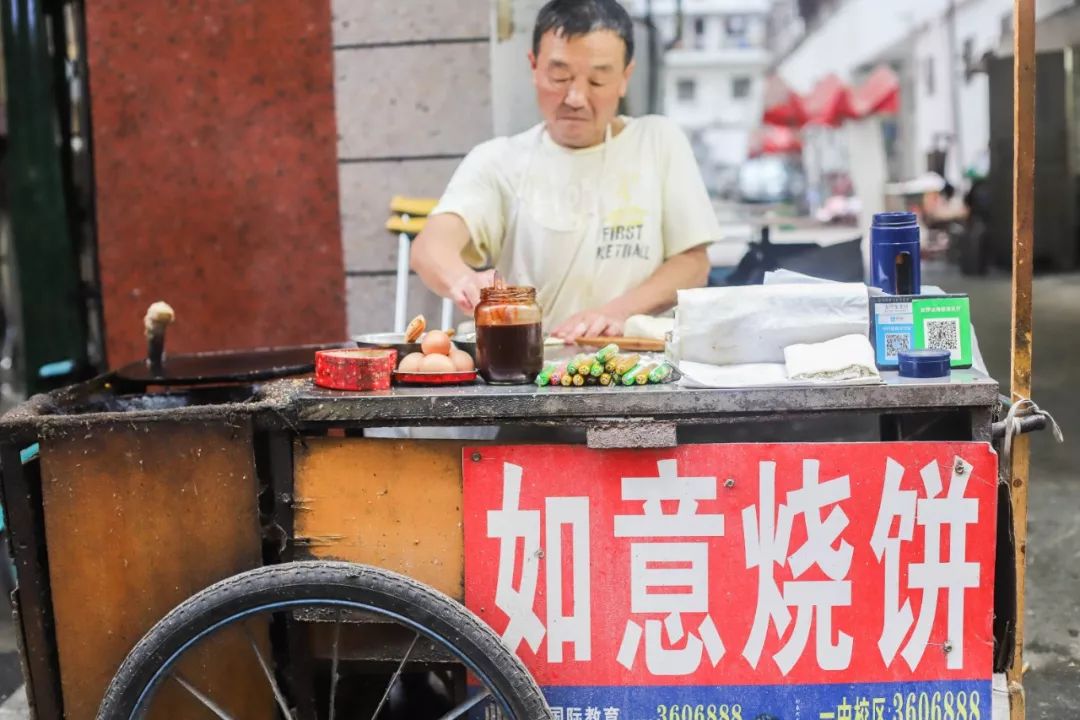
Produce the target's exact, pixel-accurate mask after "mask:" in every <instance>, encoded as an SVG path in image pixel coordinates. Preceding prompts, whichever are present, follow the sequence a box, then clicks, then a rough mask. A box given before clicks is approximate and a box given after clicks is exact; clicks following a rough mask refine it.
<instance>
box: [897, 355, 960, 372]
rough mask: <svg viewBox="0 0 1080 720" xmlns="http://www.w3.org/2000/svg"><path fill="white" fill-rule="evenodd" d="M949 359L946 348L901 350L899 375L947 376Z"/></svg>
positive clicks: (950, 357)
mask: <svg viewBox="0 0 1080 720" xmlns="http://www.w3.org/2000/svg"><path fill="white" fill-rule="evenodd" d="M951 359H952V355H951V353H950V352H949V351H948V350H902V351H901V352H900V353H899V360H900V377H910V378H939V377H948V376H949V372H950V369H949V363H950V360H951Z"/></svg>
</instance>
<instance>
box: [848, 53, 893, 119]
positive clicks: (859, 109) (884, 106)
mask: <svg viewBox="0 0 1080 720" xmlns="http://www.w3.org/2000/svg"><path fill="white" fill-rule="evenodd" d="M851 105H852V108H853V109H854V110H855V113H856V114H857V115H858V116H859V117H867V116H870V115H878V114H895V113H897V112H899V111H900V79H899V78H898V77H896V73H895V72H893V71H892V68H890V67H888V66H887V65H879V66H878V67H877V69H875V70H874V72H873V73H871V74H870V77H868V78H867V79H866V82H864V83H863V84H862V85H860V86H859V87H858V88H857V89H856V90H855V91H854V92H853V93H852V94H851Z"/></svg>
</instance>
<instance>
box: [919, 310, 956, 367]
mask: <svg viewBox="0 0 1080 720" xmlns="http://www.w3.org/2000/svg"><path fill="white" fill-rule="evenodd" d="M923 333H924V335H925V336H926V347H927V349H928V350H949V351H950V352H951V354H952V357H954V358H956V357H959V356H960V320H959V319H958V318H941V319H937V320H931V319H929V318H928V319H926V320H924V321H923Z"/></svg>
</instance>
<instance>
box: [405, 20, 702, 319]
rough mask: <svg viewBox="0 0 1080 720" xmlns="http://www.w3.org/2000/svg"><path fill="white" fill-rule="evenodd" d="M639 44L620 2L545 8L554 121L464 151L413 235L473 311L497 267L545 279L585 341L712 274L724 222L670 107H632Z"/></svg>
mask: <svg viewBox="0 0 1080 720" xmlns="http://www.w3.org/2000/svg"><path fill="white" fill-rule="evenodd" d="M633 54H634V40H633V26H632V24H631V21H630V17H629V16H628V15H627V13H626V10H624V9H623V7H622V6H621V5H620V4H619V3H618V2H616V0H551V2H549V3H547V4H546V5H545V6H544V7H543V8H542V9H541V10H540V13H539V15H538V17H537V21H536V27H535V29H534V31H533V47H532V51H531V52H530V53H529V56H528V57H529V63H530V65H531V67H532V74H533V84H534V85H535V86H536V96H537V101H538V104H539V106H540V112H541V115H542V116H543V122H542V123H541V124H539V125H537V126H536V127H534V128H532V129H530V130H527V131H525V132H523V133H521V134H519V135H515V136H513V137H510V138H497V139H495V140H491V141H488V142H485V143H483V144H481V145H479V146H478V147H476V148H474V149H473V150H472V152H470V153H469V155H468V156H467V157H466V158H465V160H464V161H462V163H461V165H460V167H458V169H457V171H456V172H455V173H454V176H453V178H452V179H451V181H450V185H449V186H448V187H447V189H446V192H445V193H444V194H443V196H442V199H441V200H440V202H439V204H438V206H437V207H436V208H435V210H434V211H433V212H432V214H431V217H430V218H429V219H428V221H427V224H426V226H425V228H424V231H423V232H422V233H421V234H420V235H419V237H417V239H416V241H415V242H414V243H413V249H412V266H413V269H414V270H416V272H417V273H418V274H419V275H420V277H421V278H422V279H423V281H424V283H425V284H426V285H427V286H428V287H429V288H431V289H432V290H433V291H434V292H436V293H438V294H440V295H442V296H443V297H449V298H451V299H453V300H454V301H455V302H456V303H457V305H458V307H460V308H461V309H462V310H463V311H464V312H467V313H471V312H472V310H473V308H474V307H475V305H476V304H477V303H478V301H479V297H480V288H482V287H486V286H488V285H490V284H491V281H492V274H493V271H494V270H497V271H498V272H499V274H500V275H501V276H502V277H503V278H504V279H505V280H506V281H507V283H509V284H514V285H532V286H535V287H536V288H537V297H538V301H539V303H540V306H541V308H542V309H543V311H544V324H545V329H546V330H547V331H548V332H549V333H551V334H552V335H554V336H556V337H560V338H563V339H565V340H572V339H574V338H576V337H580V336H583V335H589V336H592V335H602V334H607V335H618V334H620V333H621V332H622V329H623V324H624V323H625V321H626V319H627V318H628V317H630V316H631V315H638V314H656V313H660V312H664V311H666V310H669V309H670V308H671V307H673V306H674V304H675V301H676V291H677V290H679V289H682V288H691V287H700V286H702V285H704V284H705V282H706V279H707V277H708V272H709V263H708V258H707V256H706V252H705V246H706V245H707V244H708V243H710V242H713V241H715V240H716V239H717V238H718V237H719V234H720V232H719V226H718V223H717V220H716V216H715V213H714V212H713V209H712V205H711V203H710V201H709V197H708V194H707V193H706V191H705V186H704V183H703V182H702V180H701V175H700V173H699V171H698V168H697V165H696V163H695V161H694V157H693V153H692V152H691V150H690V144H689V142H688V141H687V139H686V137H685V135H684V134H683V133H682V131H681V130H679V129H678V128H677V127H676V126H675V125H674V124H673V123H672V122H671V121H670V120H668V119H666V118H662V117H658V116H648V117H642V118H637V119H632V118H627V117H622V116H619V115H618V106H619V101H620V100H621V99H622V98H623V96H625V95H626V89H627V85H628V83H629V81H630V76H631V75H632V73H633V71H634V61H633ZM485 266H486V267H493V269H494V270H488V271H486V272H477V271H476V270H474V269H473V268H474V267H485Z"/></svg>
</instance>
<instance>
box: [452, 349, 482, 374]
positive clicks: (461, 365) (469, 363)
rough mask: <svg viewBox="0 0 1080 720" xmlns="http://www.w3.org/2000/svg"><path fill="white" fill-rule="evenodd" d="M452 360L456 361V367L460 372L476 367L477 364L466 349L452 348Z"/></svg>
mask: <svg viewBox="0 0 1080 720" xmlns="http://www.w3.org/2000/svg"><path fill="white" fill-rule="evenodd" d="M450 360H451V362H453V363H454V367H455V368H457V370H458V372H465V371H467V370H475V369H476V366H475V365H474V364H473V360H472V356H471V355H469V353H467V352H465V351H464V350H458V349H457V348H454V349H453V350H451V351H450Z"/></svg>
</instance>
